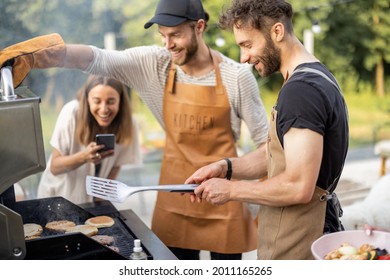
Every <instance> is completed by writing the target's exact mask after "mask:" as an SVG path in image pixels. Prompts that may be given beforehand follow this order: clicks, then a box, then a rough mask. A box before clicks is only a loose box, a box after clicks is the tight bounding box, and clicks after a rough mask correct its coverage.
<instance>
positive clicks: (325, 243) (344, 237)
mask: <svg viewBox="0 0 390 280" xmlns="http://www.w3.org/2000/svg"><path fill="white" fill-rule="evenodd" d="M343 243H349V244H351V245H352V246H354V247H356V248H359V247H360V246H362V245H363V244H365V243H367V244H370V245H372V246H374V247H377V248H380V249H386V250H387V251H388V252H389V253H390V232H385V231H373V232H372V234H371V235H370V236H367V235H366V233H365V231H364V230H347V231H339V232H334V233H330V234H325V235H323V236H321V237H320V238H318V239H317V240H316V241H314V242H313V244H312V245H311V252H312V254H313V256H314V258H315V259H316V260H322V259H324V257H325V255H326V254H328V253H329V252H331V251H333V250H335V249H337V248H339V247H340V246H341V245H342V244H343Z"/></svg>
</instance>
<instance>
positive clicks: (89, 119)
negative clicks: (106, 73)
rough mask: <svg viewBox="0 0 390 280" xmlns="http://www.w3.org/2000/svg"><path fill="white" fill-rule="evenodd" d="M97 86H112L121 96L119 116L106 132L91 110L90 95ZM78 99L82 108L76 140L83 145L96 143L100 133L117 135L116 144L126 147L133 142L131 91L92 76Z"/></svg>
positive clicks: (80, 109) (77, 124)
mask: <svg viewBox="0 0 390 280" xmlns="http://www.w3.org/2000/svg"><path fill="white" fill-rule="evenodd" d="M97 85H105V86H110V87H112V88H113V89H115V90H116V91H117V92H118V93H119V96H120V103H119V111H118V114H117V115H116V116H115V118H114V119H113V121H112V123H111V124H110V125H109V126H108V127H107V128H106V129H107V130H105V131H103V129H102V128H101V127H100V126H99V124H98V123H97V121H96V120H95V118H94V117H93V115H92V114H91V112H90V110H89V104H88V94H89V92H90V91H91V90H92V89H93V88H94V87H96V86H97ZM77 99H78V101H79V103H80V108H79V111H78V112H77V119H76V121H77V123H76V139H77V140H78V141H79V142H80V143H81V144H83V145H88V144H89V143H90V142H92V141H95V136H96V134H99V133H113V134H115V138H116V143H118V144H125V145H126V144H130V143H131V142H132V140H133V137H134V135H132V119H131V114H132V112H131V104H130V96H129V91H128V90H127V88H126V87H125V86H124V85H123V84H122V83H121V82H119V81H117V80H115V79H112V78H108V77H102V76H95V75H91V76H89V77H88V79H87V81H86V83H85V85H84V86H83V87H82V88H81V89H80V91H79V92H78V95H77Z"/></svg>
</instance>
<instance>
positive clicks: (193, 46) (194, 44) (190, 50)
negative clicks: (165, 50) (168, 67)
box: [173, 32, 199, 66]
mask: <svg viewBox="0 0 390 280" xmlns="http://www.w3.org/2000/svg"><path fill="white" fill-rule="evenodd" d="M198 47H199V44H198V41H197V40H196V36H195V32H193V34H192V37H191V42H190V45H189V46H188V47H187V48H186V49H185V51H186V54H185V56H184V57H183V58H181V59H178V60H174V61H173V63H175V64H176V65H179V66H182V65H185V64H187V63H188V62H189V61H190V60H191V59H192V58H193V57H194V56H195V54H196V52H197V51H198Z"/></svg>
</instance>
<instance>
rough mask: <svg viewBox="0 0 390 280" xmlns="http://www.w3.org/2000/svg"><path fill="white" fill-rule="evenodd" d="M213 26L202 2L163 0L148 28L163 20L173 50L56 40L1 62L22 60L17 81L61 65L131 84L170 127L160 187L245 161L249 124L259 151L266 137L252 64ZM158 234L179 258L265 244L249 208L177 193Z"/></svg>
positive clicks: (15, 50) (228, 253)
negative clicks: (235, 54)
mask: <svg viewBox="0 0 390 280" xmlns="http://www.w3.org/2000/svg"><path fill="white" fill-rule="evenodd" d="M207 20H208V15H207V13H205V11H204V9H203V6H202V3H201V1H200V0H160V1H159V3H158V6H157V9H156V12H155V15H154V17H153V18H152V19H150V20H149V21H148V22H147V23H146V24H145V28H149V27H150V26H152V25H153V24H157V25H158V31H159V33H160V34H161V36H162V39H163V42H164V46H165V48H162V47H156V46H142V47H136V48H131V49H126V50H123V51H109V50H103V49H99V48H96V47H93V46H85V45H65V44H64V43H63V42H62V39H61V37H59V36H58V35H55V34H52V35H47V36H43V37H38V38H35V39H32V40H30V41H26V42H23V43H20V44H17V45H14V46H11V47H9V48H7V49H5V50H3V51H2V52H1V53H0V65H2V64H3V63H4V62H5V61H8V60H9V59H12V58H14V61H15V62H14V69H13V71H14V82H15V85H18V84H19V83H20V82H21V81H22V80H23V79H24V77H25V75H27V72H28V69H29V67H30V68H47V67H53V66H56V67H68V68H78V69H81V70H83V71H85V72H88V73H93V74H99V75H106V76H111V77H113V78H116V79H117V80H120V81H121V82H123V83H125V84H127V85H128V86H130V87H131V88H133V89H134V91H135V92H137V94H138V95H139V96H140V97H141V98H142V100H143V101H144V102H145V103H146V104H147V106H148V107H149V108H150V110H151V111H152V112H153V114H154V115H155V117H156V119H157V120H158V121H159V123H160V124H161V126H162V127H163V128H164V129H165V131H166V143H165V149H164V156H163V160H162V166H161V173H160V184H181V183H183V182H184V181H185V179H186V178H187V177H189V176H190V175H191V174H192V173H193V172H194V171H195V170H196V169H198V168H199V167H201V166H203V165H205V164H207V163H211V162H213V161H216V160H219V159H223V158H228V157H234V156H236V155H237V151H236V142H237V140H238V139H239V135H240V129H241V122H242V121H244V122H245V123H246V124H247V126H248V128H249V131H250V134H251V137H252V140H253V142H254V144H255V145H256V146H261V145H262V144H263V143H265V141H266V139H267V130H268V123H267V118H266V113H265V110H264V107H263V104H262V102H261V100H260V97H259V92H258V87H257V83H256V80H255V78H254V76H253V75H252V73H251V72H250V70H249V69H248V67H247V66H244V65H240V64H239V63H237V62H235V61H233V60H231V59H229V58H227V57H225V56H223V55H222V54H220V53H218V52H216V51H214V50H211V49H210V48H209V47H208V46H207V45H206V43H205V42H204V40H203V32H204V31H205V29H206V27H207ZM57 54H61V56H57ZM26 64H27V66H26ZM21 65H23V66H24V67H20V66H21ZM26 69H27V70H26ZM244 96H245V98H244ZM227 162H228V161H227ZM230 177H231V174H227V179H230ZM152 230H153V231H154V232H155V233H156V235H157V236H158V237H159V238H160V239H161V240H162V241H163V242H164V243H165V244H166V245H167V246H168V247H169V248H170V249H171V250H172V251H173V252H174V253H175V254H176V256H177V257H178V258H179V259H199V251H200V250H205V251H210V252H211V259H241V256H242V252H248V251H252V250H254V249H255V248H256V243H257V240H256V239H257V229H256V224H255V222H254V219H253V217H252V215H251V213H250V211H249V209H248V208H247V206H246V204H243V203H241V202H232V203H227V204H226V205H224V206H214V205H212V204H211V203H208V202H205V203H201V204H192V203H191V202H190V201H189V199H188V198H187V197H186V196H182V195H181V194H178V193H163V192H160V193H158V197H157V202H156V205H155V210H154V214H153V220H152Z"/></svg>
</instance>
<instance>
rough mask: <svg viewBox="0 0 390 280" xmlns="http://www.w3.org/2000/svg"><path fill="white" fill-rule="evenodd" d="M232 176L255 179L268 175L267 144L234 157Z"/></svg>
mask: <svg viewBox="0 0 390 280" xmlns="http://www.w3.org/2000/svg"><path fill="white" fill-rule="evenodd" d="M231 162H232V178H233V179H240V180H255V179H260V178H263V177H264V176H266V175H267V155H266V144H262V145H261V146H260V147H259V148H257V149H256V150H254V151H252V152H250V153H247V154H245V155H243V156H241V157H238V158H232V159H231Z"/></svg>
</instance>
